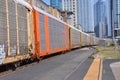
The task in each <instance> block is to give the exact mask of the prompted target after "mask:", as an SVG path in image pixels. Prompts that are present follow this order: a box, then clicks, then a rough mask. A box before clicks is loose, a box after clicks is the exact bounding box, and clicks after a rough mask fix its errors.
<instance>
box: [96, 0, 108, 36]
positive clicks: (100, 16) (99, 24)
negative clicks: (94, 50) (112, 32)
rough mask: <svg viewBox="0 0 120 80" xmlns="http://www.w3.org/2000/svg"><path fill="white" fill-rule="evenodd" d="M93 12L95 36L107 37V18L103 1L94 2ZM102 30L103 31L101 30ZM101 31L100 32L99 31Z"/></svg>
mask: <svg viewBox="0 0 120 80" xmlns="http://www.w3.org/2000/svg"><path fill="white" fill-rule="evenodd" d="M94 11H95V12H94V13H95V18H94V19H95V34H96V36H97V37H100V38H106V37H107V32H108V31H107V24H106V23H107V20H106V6H105V2H104V1H102V0H98V2H97V3H96V4H94ZM102 31H104V32H102ZM101 32H102V33H101Z"/></svg>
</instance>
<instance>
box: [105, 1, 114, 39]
mask: <svg viewBox="0 0 120 80" xmlns="http://www.w3.org/2000/svg"><path fill="white" fill-rule="evenodd" d="M111 6H112V5H111V0H106V17H107V27H108V35H107V36H108V38H112V36H113V30H112V7H111Z"/></svg>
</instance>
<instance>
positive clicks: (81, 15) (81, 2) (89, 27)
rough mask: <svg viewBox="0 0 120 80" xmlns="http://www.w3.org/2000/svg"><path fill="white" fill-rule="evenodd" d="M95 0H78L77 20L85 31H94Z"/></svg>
mask: <svg viewBox="0 0 120 80" xmlns="http://www.w3.org/2000/svg"><path fill="white" fill-rule="evenodd" d="M93 3H94V2H93V0H77V11H78V12H77V21H78V24H80V25H81V26H82V29H83V31H84V32H88V33H89V32H94V15H93Z"/></svg>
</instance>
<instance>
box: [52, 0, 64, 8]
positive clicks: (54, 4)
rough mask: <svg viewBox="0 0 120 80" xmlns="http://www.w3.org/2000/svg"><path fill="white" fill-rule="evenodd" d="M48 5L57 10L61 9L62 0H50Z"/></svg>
mask: <svg viewBox="0 0 120 80" xmlns="http://www.w3.org/2000/svg"><path fill="white" fill-rule="evenodd" d="M50 5H51V6H52V7H55V8H57V9H59V10H62V0H50Z"/></svg>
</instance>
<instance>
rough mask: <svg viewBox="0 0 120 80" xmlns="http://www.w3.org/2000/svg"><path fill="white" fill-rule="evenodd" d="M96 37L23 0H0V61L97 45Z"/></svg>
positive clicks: (20, 60)
mask: <svg viewBox="0 0 120 80" xmlns="http://www.w3.org/2000/svg"><path fill="white" fill-rule="evenodd" d="M98 42H99V39H98V38H95V37H93V36H90V35H88V34H86V33H84V32H82V31H81V30H78V29H76V28H74V27H72V26H71V25H68V24H67V23H65V22H63V21H62V20H59V19H57V18H56V17H54V16H52V15H50V14H49V13H47V12H45V11H43V10H41V9H40V8H38V7H36V6H34V5H32V4H29V3H27V2H26V1H24V0H0V65H4V64H11V63H15V62H22V61H23V60H30V59H40V58H41V57H43V56H46V55H50V54H53V53H57V52H63V51H68V50H71V49H74V48H80V47H82V46H89V45H96V44H98Z"/></svg>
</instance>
